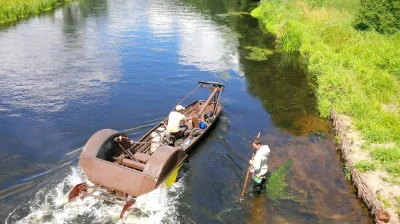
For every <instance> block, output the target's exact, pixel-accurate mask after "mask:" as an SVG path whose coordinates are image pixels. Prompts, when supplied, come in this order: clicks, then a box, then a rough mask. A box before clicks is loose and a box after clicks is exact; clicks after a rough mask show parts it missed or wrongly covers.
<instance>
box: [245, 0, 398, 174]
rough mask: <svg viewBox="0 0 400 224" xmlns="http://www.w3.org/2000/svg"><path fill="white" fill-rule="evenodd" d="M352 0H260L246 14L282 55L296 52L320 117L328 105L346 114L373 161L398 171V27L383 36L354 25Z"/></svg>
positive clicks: (367, 166)
mask: <svg viewBox="0 0 400 224" xmlns="http://www.w3.org/2000/svg"><path fill="white" fill-rule="evenodd" d="M359 8H360V5H359V2H358V1H346V0H325V1H322V0H321V1H319V0H300V1H281V0H269V1H262V3H261V4H260V6H259V7H258V8H256V9H255V10H254V11H253V12H252V13H251V15H252V16H253V17H256V18H258V19H259V20H260V24H261V26H262V29H263V30H266V31H268V32H270V33H273V34H275V35H276V37H277V42H278V50H280V51H281V52H283V53H284V54H290V53H292V52H294V51H298V52H300V53H301V55H302V56H303V57H304V58H305V59H306V61H307V68H308V73H309V75H310V76H312V77H313V78H314V80H316V86H315V94H316V96H317V101H318V102H317V105H318V110H319V112H320V114H321V116H323V117H328V116H329V115H330V109H331V108H334V109H335V110H336V111H338V112H339V113H343V114H346V115H349V116H350V117H352V120H353V124H354V125H355V127H356V128H357V129H358V130H360V131H361V133H362V135H363V137H364V139H365V140H366V141H367V145H369V146H371V145H373V144H382V145H385V144H387V143H391V144H394V146H393V147H392V149H387V150H385V149H375V148H373V147H369V148H368V149H367V150H369V151H370V152H371V155H372V157H373V158H374V160H373V162H374V163H375V164H374V165H373V164H359V167H363V169H365V170H373V169H375V168H377V167H382V168H385V169H386V170H388V171H390V172H391V173H392V174H393V173H394V174H400V169H397V168H396V165H398V164H399V163H398V162H399V160H400V158H399V156H398V155H399V154H398V153H399V148H400V57H399V56H398V55H400V32H397V33H395V34H392V35H383V34H381V33H378V32H376V31H373V30H370V31H365V32H361V31H359V30H356V29H355V28H354V21H355V19H356V17H357V14H358V12H359Z"/></svg>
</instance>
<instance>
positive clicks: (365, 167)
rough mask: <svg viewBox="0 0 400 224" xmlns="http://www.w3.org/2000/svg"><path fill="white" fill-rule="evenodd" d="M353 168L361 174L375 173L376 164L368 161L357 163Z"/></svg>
mask: <svg viewBox="0 0 400 224" xmlns="http://www.w3.org/2000/svg"><path fill="white" fill-rule="evenodd" d="M355 166H356V168H357V169H358V170H359V171H361V172H367V171H375V170H376V169H377V168H378V167H377V165H376V163H374V162H372V161H368V160H363V161H359V162H357V163H356V164H355Z"/></svg>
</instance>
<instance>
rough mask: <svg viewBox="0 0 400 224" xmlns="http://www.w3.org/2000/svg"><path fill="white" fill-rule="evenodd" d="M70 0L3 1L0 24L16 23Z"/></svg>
mask: <svg viewBox="0 0 400 224" xmlns="http://www.w3.org/2000/svg"><path fill="white" fill-rule="evenodd" d="M66 1H70V0H1V1H0V23H7V22H11V21H16V20H19V19H22V18H25V17H28V16H30V15H33V14H37V13H40V12H43V11H49V10H51V9H53V8H55V7H57V6H59V5H61V4H62V3H64V2H66Z"/></svg>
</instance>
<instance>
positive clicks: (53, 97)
mask: <svg viewBox="0 0 400 224" xmlns="http://www.w3.org/2000/svg"><path fill="white" fill-rule="evenodd" d="M103 2H104V1H103ZM80 6H81V5H80V4H71V5H69V6H67V7H64V8H61V9H58V10H57V11H56V12H55V14H56V15H57V16H56V17H55V18H54V19H53V20H51V21H49V20H44V21H41V20H31V21H29V22H28V23H26V24H21V25H20V26H18V27H17V28H15V29H12V30H8V32H2V33H0V38H1V41H0V55H3V56H2V57H0V64H1V67H0V75H1V77H2V78H1V79H0V95H1V96H2V97H1V98H0V106H1V107H2V108H6V109H29V110H31V111H36V112H57V111H61V110H63V109H64V108H65V107H66V105H67V104H68V102H69V101H71V100H77V99H79V98H82V97H84V96H85V95H88V94H90V95H101V94H104V93H105V92H107V89H108V87H107V85H106V83H110V82H116V81H118V80H119V79H120V77H121V74H120V72H119V67H120V64H121V62H120V61H121V58H120V55H119V52H118V51H115V50H109V51H106V52H104V51H102V52H101V51H99V49H101V48H102V47H103V46H105V45H107V43H105V42H104V39H103V38H102V36H103V35H104V29H102V25H100V24H96V23H91V22H90V20H82V19H80V20H77V18H81V17H84V16H85V14H86V13H85V12H84V11H82V9H81V8H80ZM43 23H48V25H47V26H45V25H43ZM105 62H107V63H105ZM83 104H85V102H83Z"/></svg>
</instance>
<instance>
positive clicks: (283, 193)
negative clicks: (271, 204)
mask: <svg viewBox="0 0 400 224" xmlns="http://www.w3.org/2000/svg"><path fill="white" fill-rule="evenodd" d="M292 163H293V160H292V159H291V160H289V161H287V162H286V163H285V164H283V165H282V166H280V167H279V168H278V169H277V170H275V171H274V172H272V174H271V177H269V179H268V184H267V185H266V188H267V197H268V198H269V199H270V200H273V201H277V200H284V199H292V200H293V199H297V198H298V197H297V196H296V195H293V194H291V193H289V192H287V190H286V188H287V186H288V184H287V183H286V176H287V175H288V174H289V169H290V166H291V165H292Z"/></svg>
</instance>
